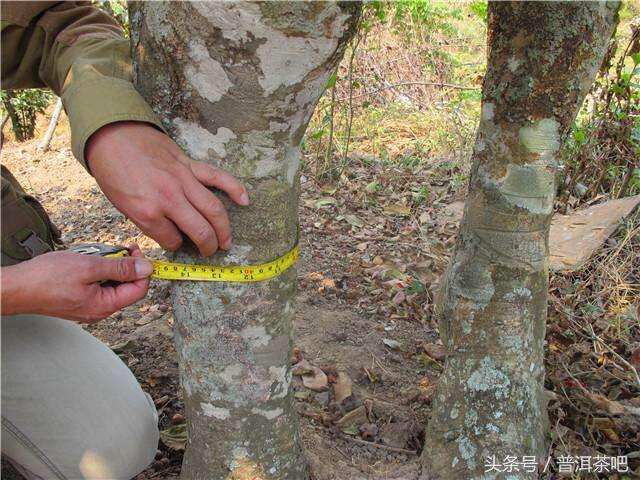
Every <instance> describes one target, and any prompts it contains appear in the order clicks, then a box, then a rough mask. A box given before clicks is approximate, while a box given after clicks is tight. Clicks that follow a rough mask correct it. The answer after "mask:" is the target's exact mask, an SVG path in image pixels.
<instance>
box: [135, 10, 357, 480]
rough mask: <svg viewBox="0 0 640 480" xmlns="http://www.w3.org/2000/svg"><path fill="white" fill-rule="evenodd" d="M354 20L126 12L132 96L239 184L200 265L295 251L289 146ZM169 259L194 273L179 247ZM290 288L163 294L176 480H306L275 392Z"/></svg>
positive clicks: (285, 360) (322, 14)
mask: <svg viewBox="0 0 640 480" xmlns="http://www.w3.org/2000/svg"><path fill="white" fill-rule="evenodd" d="M358 15H359V6H358V4H355V3H325V2H322V3H302V2H300V3H297V2H292V3H289V2H286V3H281V2H266V3H250V2H237V3H235V2H234V3H229V2H161V3H158V2H149V3H146V2H141V3H136V4H133V5H132V6H131V8H130V21H131V32H132V45H133V50H134V56H135V63H136V65H135V72H136V84H137V87H138V89H139V91H140V92H141V93H142V94H143V95H144V97H145V98H146V99H147V100H148V101H149V103H150V104H151V105H152V106H153V107H154V109H155V110H156V112H157V113H158V114H159V116H160V117H161V118H162V119H163V122H164V125H165V127H166V129H167V131H168V132H169V133H170V135H171V136H172V137H173V138H174V139H175V140H176V141H177V142H178V143H179V144H180V145H181V146H182V147H183V148H184V149H185V151H186V152H187V153H188V154H189V155H190V156H191V157H192V158H194V159H196V160H201V161H205V162H210V163H212V164H214V165H216V166H220V167H222V168H224V169H226V170H228V171H230V172H232V173H233V174H235V175H237V176H238V177H240V178H241V179H242V180H243V181H244V182H245V183H246V184H247V185H248V189H249V192H250V196H251V202H252V204H251V206H250V207H249V208H235V207H234V206H232V205H229V203H228V202H226V203H227V205H229V210H230V212H231V218H232V226H233V235H234V247H233V249H232V250H231V252H229V253H228V254H223V253H220V254H217V255H216V256H214V257H212V258H211V259H210V262H211V263H213V264H225V263H253V264H255V263H260V262H265V261H268V260H271V259H273V258H275V257H278V256H280V255H282V254H284V253H285V252H287V251H288V250H289V249H290V248H291V247H292V246H293V245H294V243H295V242H296V237H297V224H298V192H299V180H298V166H299V163H300V141H301V139H302V135H303V134H304V131H305V129H306V127H307V123H308V121H309V119H310V117H311V115H312V113H313V110H314V107H315V105H316V102H317V101H318V98H319V97H320V95H321V93H322V91H323V90H324V87H325V85H326V83H327V80H328V78H329V76H330V74H331V72H332V71H333V70H334V69H335V67H336V65H337V64H338V62H339V61H340V58H341V57H342V54H343V52H344V48H345V45H346V43H347V41H348V40H349V38H350V37H351V36H352V35H353V33H354V30H355V25H356V21H357V17H358ZM176 259H177V261H180V262H186V263H195V262H200V263H202V259H201V258H198V257H197V254H196V252H195V251H194V249H193V248H188V247H187V248H183V249H182V250H181V251H180V252H179V253H178V254H177V256H176ZM295 279H296V272H295V269H290V270H288V271H286V272H285V273H284V274H282V275H280V276H279V277H277V278H275V279H273V280H270V281H266V282H262V283H258V284H233V283H227V284H210V283H199V282H176V283H175V284H174V285H173V306H174V312H175V319H176V346H177V351H178V358H179V364H180V376H181V383H182V387H183V390H184V399H185V407H186V416H187V422H188V430H189V441H188V445H187V451H186V453H185V459H184V464H183V473H182V478H185V479H207V480H213V479H215V480H218V479H220V480H222V479H225V480H226V479H235V480H241V479H242V480H244V479H280V480H284V479H287V480H302V479H304V478H307V476H308V473H307V465H306V462H305V460H304V456H303V455H302V453H301V446H300V441H299V433H298V421H297V418H296V414H295V412H294V410H293V408H292V406H293V405H292V402H293V400H292V392H291V391H290V388H289V384H290V380H291V374H290V356H291V348H292V319H293V300H294V298H293V294H294V289H295Z"/></svg>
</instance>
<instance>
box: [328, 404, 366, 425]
mask: <svg viewBox="0 0 640 480" xmlns="http://www.w3.org/2000/svg"><path fill="white" fill-rule="evenodd" d="M367 421H368V419H367V412H366V410H365V409H364V407H363V406H360V407H358V408H356V409H354V410H351V411H350V412H349V413H346V414H345V415H344V416H343V417H342V418H341V419H340V420H338V421H337V422H336V425H337V426H339V427H347V426H349V425H362V424H363V423H365V422H367Z"/></svg>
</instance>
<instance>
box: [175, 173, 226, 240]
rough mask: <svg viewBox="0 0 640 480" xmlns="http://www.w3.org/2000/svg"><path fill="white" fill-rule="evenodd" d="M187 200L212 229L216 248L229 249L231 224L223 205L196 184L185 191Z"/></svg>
mask: <svg viewBox="0 0 640 480" xmlns="http://www.w3.org/2000/svg"><path fill="white" fill-rule="evenodd" d="M185 193H186V196H187V199H188V200H189V202H190V203H191V205H193V206H194V207H195V208H196V209H197V210H198V211H199V212H200V213H201V214H202V215H203V216H204V218H205V219H206V220H207V221H208V222H209V225H211V226H212V227H213V230H214V231H215V235H216V237H217V240H218V246H219V247H220V248H222V249H224V250H228V249H230V248H231V222H230V221H229V215H228V214H227V211H226V209H225V208H224V205H223V203H222V202H221V201H220V200H219V199H218V198H217V197H216V196H215V195H214V194H213V193H212V192H210V191H209V190H207V189H206V188H204V187H203V186H202V185H200V184H199V183H198V182H195V181H194V182H193V185H191V186H189V187H187V188H186V189H185Z"/></svg>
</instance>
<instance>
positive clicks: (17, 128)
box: [2, 90, 27, 142]
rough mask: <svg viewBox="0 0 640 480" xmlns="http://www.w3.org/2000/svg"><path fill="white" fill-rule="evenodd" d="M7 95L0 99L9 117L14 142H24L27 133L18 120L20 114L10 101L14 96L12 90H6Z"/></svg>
mask: <svg viewBox="0 0 640 480" xmlns="http://www.w3.org/2000/svg"><path fill="white" fill-rule="evenodd" d="M6 93H7V96H6V98H5V99H4V100H3V101H2V104H3V106H4V109H5V110H6V111H7V115H9V118H10V119H11V129H12V130H13V136H14V137H15V138H16V142H24V141H25V140H27V135H26V132H25V130H24V127H23V125H22V121H21V120H20V115H18V112H17V111H16V109H15V107H14V106H13V104H12V103H11V99H12V98H13V97H14V94H13V90H7V92H6Z"/></svg>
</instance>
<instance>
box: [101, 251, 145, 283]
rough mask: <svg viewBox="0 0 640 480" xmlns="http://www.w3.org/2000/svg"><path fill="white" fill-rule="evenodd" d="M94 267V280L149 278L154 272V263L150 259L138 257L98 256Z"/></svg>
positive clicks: (129, 280)
mask: <svg viewBox="0 0 640 480" xmlns="http://www.w3.org/2000/svg"><path fill="white" fill-rule="evenodd" d="M97 260H99V261H98V262H96V264H95V266H94V268H93V269H92V274H93V275H92V276H93V278H92V280H93V281H98V280H115V281H117V282H132V281H134V280H140V279H143V278H147V277H148V276H149V275H151V273H152V272H153V265H152V264H151V262H150V261H149V260H146V259H144V258H136V257H122V258H103V257H98V259H97Z"/></svg>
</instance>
